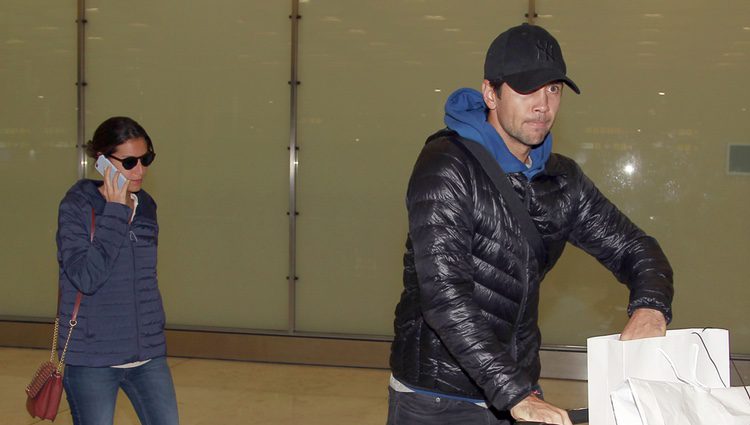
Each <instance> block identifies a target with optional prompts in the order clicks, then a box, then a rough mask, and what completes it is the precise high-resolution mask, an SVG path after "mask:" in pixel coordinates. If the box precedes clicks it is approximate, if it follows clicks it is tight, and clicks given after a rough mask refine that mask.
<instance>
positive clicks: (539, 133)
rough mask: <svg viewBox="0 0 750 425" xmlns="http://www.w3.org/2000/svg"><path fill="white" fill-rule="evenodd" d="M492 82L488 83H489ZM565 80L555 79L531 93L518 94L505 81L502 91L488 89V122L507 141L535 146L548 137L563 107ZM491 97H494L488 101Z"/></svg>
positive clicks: (486, 93)
mask: <svg viewBox="0 0 750 425" xmlns="http://www.w3.org/2000/svg"><path fill="white" fill-rule="evenodd" d="M486 85H488V84H486ZM562 89H563V83H561V82H552V83H549V84H546V85H544V86H542V87H540V88H539V89H537V90H536V91H533V92H531V93H526V94H523V93H518V92H516V91H514V90H513V89H512V88H510V86H508V85H507V84H505V83H503V85H502V86H500V91H499V92H500V93H499V95H497V93H494V90H492V88H490V93H488V92H487V89H486V88H485V93H484V95H485V102H486V103H487V106H488V107H489V108H490V116H489V117H488V121H490V124H492V125H493V126H494V127H495V129H496V130H497V131H498V133H500V136H501V137H502V138H503V140H505V142H506V143H512V144H515V143H520V144H523V145H525V146H528V147H534V146H536V145H538V144H540V143H542V142H543V141H544V138H545V137H546V136H547V133H549V131H550V129H551V128H552V124H553V123H554V122H555V116H556V115H557V111H558V109H560V99H561V97H562ZM488 96H490V97H491V98H492V99H490V100H489V101H488Z"/></svg>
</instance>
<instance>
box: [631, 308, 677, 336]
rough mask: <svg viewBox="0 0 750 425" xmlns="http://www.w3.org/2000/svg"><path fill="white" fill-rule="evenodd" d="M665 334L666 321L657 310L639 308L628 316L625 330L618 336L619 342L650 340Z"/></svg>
mask: <svg viewBox="0 0 750 425" xmlns="http://www.w3.org/2000/svg"><path fill="white" fill-rule="evenodd" d="M666 334H667V319H666V318H664V314H662V312H661V311H659V310H654V309H652V308H639V309H637V310H635V311H634V312H633V315H632V316H630V320H628V323H627V324H626V325H625V329H623V330H622V333H621V334H620V341H629V340H631V339H641V338H651V337H654V336H664V335H666Z"/></svg>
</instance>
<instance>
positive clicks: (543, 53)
mask: <svg viewBox="0 0 750 425" xmlns="http://www.w3.org/2000/svg"><path fill="white" fill-rule="evenodd" d="M554 51H555V46H554V45H553V44H552V43H550V42H549V41H543V40H537V42H536V59H537V60H538V61H545V62H554V60H555V56H554Z"/></svg>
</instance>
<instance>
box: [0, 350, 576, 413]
mask: <svg viewBox="0 0 750 425" xmlns="http://www.w3.org/2000/svg"><path fill="white" fill-rule="evenodd" d="M46 355H47V354H46V353H45V351H42V350H26V349H15V348H0V424H2V425H27V424H34V423H38V422H40V421H39V420H38V419H31V418H30V417H29V416H28V414H27V413H26V410H25V408H24V403H25V394H24V392H23V389H24V387H25V386H26V384H27V383H28V380H29V379H30V378H31V375H32V374H33V373H34V369H35V368H36V367H37V365H38V364H39V363H40V362H41V361H43V360H44V358H45V356H46ZM169 365H170V367H171V369H172V374H173V377H174V381H175V387H176V391H177V402H178V405H179V409H180V419H181V421H180V422H181V424H182V425H216V424H248V425H255V424H278V425H285V424H305V425H307V424H309V425H317V424H326V425H336V424H347V425H348V424H358V425H370V424H372V425H376V424H377V425H383V424H384V423H385V417H386V410H387V394H388V392H387V385H388V375H389V372H388V371H386V370H373V369H353V368H338V367H319V366H297V365H280V364H264V363H249V362H232V361H219V360H200V359H183V358H170V359H169ZM542 385H543V387H544V390H545V395H546V398H547V399H548V400H549V401H551V402H553V403H555V404H557V405H559V406H561V407H566V408H571V407H582V406H585V405H586V384H585V383H583V382H572V381H552V380H546V381H543V382H542ZM60 410H61V412H60V414H59V416H58V418H57V420H55V424H56V425H70V424H72V420H71V418H70V414H69V413H68V406H67V404H66V403H65V401H64V400H63V402H62V403H61V405H60ZM47 423H49V422H47ZM115 424H116V425H138V424H139V422H138V418H137V416H136V415H135V412H134V411H133V408H132V407H131V406H130V403H129V401H128V400H127V398H125V397H124V396H123V395H122V394H121V396H120V399H118V404H117V412H116V416H115Z"/></svg>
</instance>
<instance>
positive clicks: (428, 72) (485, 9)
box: [297, 0, 526, 335]
mask: <svg viewBox="0 0 750 425" xmlns="http://www.w3.org/2000/svg"><path fill="white" fill-rule="evenodd" d="M525 8H526V2H525V1H508V2H497V1H468V2H456V1H448V0H442V1H427V2H425V1H392V0H389V1H385V2H375V1H367V2H351V1H321V2H315V1H311V2H303V3H302V13H301V14H302V16H303V19H302V22H301V32H300V37H301V45H300V80H301V81H302V85H301V86H300V115H301V118H300V131H299V137H300V146H301V150H300V154H299V179H300V181H299V195H298V199H299V211H300V216H299V254H298V255H299V257H298V260H299V268H298V274H299V277H300V279H299V287H298V292H297V294H298V305H297V313H298V328H299V329H300V330H304V331H324V332H342V333H361V334H387V335H390V334H391V333H392V322H393V311H394V309H395V306H396V303H397V301H398V297H399V294H400V292H401V287H402V284H401V274H402V268H401V264H402V255H403V252H404V242H405V240H406V231H407V222H406V210H405V206H404V196H405V193H406V185H407V181H408V178H409V174H410V172H411V168H412V166H413V164H414V161H415V160H416V157H417V154H418V153H419V151H420V149H421V147H422V145H423V144H424V141H425V139H426V138H427V136H428V135H430V134H431V133H433V132H435V131H437V130H438V129H440V128H441V127H443V123H442V111H443V104H444V102H445V99H446V98H447V96H448V95H449V94H450V93H451V91H452V90H453V89H455V88H458V87H462V86H472V87H479V86H480V85H481V80H482V63H483V61H484V52H485V51H486V49H487V46H489V44H490V41H491V40H492V38H494V37H495V36H496V35H497V32H498V29H499V28H503V27H506V26H509V25H512V24H517V23H520V22H521V21H523V19H524V18H523V14H524V12H525V10H526V9H525Z"/></svg>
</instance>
